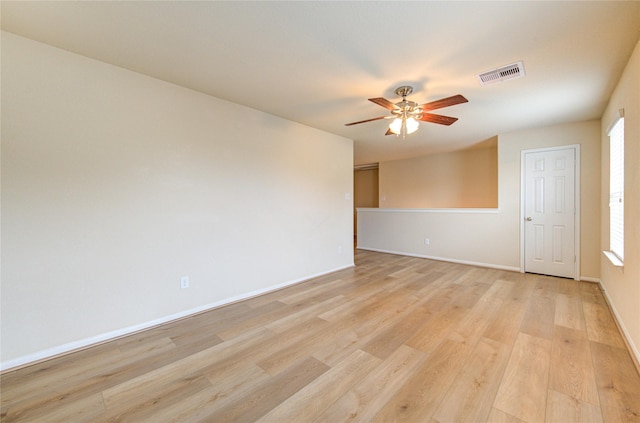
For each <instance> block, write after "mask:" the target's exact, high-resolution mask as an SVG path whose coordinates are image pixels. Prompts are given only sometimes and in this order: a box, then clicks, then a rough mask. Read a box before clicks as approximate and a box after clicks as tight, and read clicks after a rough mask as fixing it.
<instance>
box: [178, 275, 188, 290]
mask: <svg viewBox="0 0 640 423" xmlns="http://www.w3.org/2000/svg"><path fill="white" fill-rule="evenodd" d="M180 288H182V289H185V288H189V276H183V277H181V278H180Z"/></svg>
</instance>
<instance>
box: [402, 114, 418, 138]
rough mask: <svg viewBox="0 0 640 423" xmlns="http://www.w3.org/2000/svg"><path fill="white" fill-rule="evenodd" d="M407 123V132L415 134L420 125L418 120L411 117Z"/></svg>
mask: <svg viewBox="0 0 640 423" xmlns="http://www.w3.org/2000/svg"><path fill="white" fill-rule="evenodd" d="M405 125H407V134H413V133H414V132H416V131H417V130H418V126H419V125H420V124H419V123H418V121H417V120H415V119H414V118H412V117H410V118H408V119H407V120H406V121H405Z"/></svg>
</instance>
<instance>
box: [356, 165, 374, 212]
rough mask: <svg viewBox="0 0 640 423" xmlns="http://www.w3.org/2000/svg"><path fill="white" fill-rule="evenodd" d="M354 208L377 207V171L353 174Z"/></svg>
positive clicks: (367, 170) (363, 171) (368, 170)
mask: <svg viewBox="0 0 640 423" xmlns="http://www.w3.org/2000/svg"><path fill="white" fill-rule="evenodd" d="M353 185H354V188H353V193H354V198H353V203H354V206H355V207H378V169H366V170H356V171H354V172H353Z"/></svg>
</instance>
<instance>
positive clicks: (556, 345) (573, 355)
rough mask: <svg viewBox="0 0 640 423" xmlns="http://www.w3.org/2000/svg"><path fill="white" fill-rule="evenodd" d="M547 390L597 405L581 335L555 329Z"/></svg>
mask: <svg viewBox="0 0 640 423" xmlns="http://www.w3.org/2000/svg"><path fill="white" fill-rule="evenodd" d="M549 389H553V390H555V391H557V392H559V393H563V394H565V395H568V396H570V397H572V398H574V399H576V400H580V401H583V402H585V403H590V404H593V405H595V406H599V405H600V401H599V399H598V389H597V386H596V380H595V376H594V370H593V364H592V361H591V352H590V349H589V340H588V339H587V338H586V336H585V332H584V331H579V330H575V329H569V328H566V327H564V326H556V329H555V332H554V335H553V341H552V345H551V371H550V372H549Z"/></svg>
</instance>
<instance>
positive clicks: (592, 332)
mask: <svg viewBox="0 0 640 423" xmlns="http://www.w3.org/2000/svg"><path fill="white" fill-rule="evenodd" d="M582 308H583V310H584V315H585V319H586V326H587V334H588V335H589V340H590V341H595V342H599V343H602V344H607V345H612V346H614V347H619V348H625V343H624V340H623V339H622V336H621V335H620V332H619V331H618V328H617V327H616V323H615V322H614V320H613V316H612V315H611V312H610V311H609V307H608V306H607V305H606V303H604V301H599V302H597V303H591V302H584V303H583V304H582Z"/></svg>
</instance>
